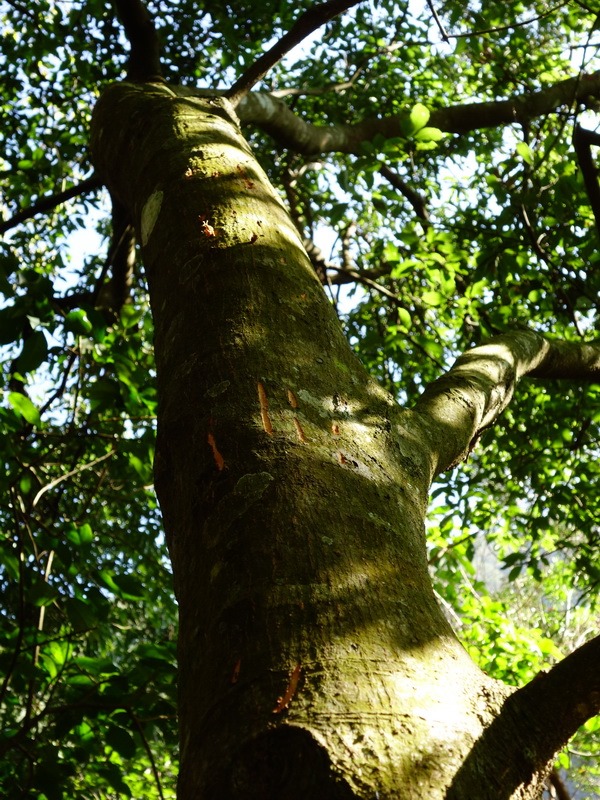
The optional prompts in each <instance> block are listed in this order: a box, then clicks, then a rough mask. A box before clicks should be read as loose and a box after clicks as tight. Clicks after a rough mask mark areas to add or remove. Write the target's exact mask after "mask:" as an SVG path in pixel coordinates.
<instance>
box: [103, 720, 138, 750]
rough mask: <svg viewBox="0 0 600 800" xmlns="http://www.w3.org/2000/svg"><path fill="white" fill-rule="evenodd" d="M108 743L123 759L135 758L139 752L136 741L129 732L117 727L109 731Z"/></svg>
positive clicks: (110, 728) (113, 726)
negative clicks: (137, 751)
mask: <svg viewBox="0 0 600 800" xmlns="http://www.w3.org/2000/svg"><path fill="white" fill-rule="evenodd" d="M106 742H107V744H109V745H110V746H111V747H112V748H113V750H115V751H116V752H117V753H118V754H119V755H120V756H123V758H133V756H134V755H135V752H136V750H137V745H136V743H135V739H134V738H133V736H132V735H131V734H130V733H129V731H126V730H125V729H124V728H119V727H117V726H116V725H111V726H110V727H109V728H108V729H107V731H106Z"/></svg>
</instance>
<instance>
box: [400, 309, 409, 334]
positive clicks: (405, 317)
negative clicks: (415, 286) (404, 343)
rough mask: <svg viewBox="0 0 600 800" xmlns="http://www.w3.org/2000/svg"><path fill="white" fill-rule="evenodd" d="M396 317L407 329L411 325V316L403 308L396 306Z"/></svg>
mask: <svg viewBox="0 0 600 800" xmlns="http://www.w3.org/2000/svg"><path fill="white" fill-rule="evenodd" d="M398 319H399V320H400V323H401V324H402V325H404V327H405V328H406V329H407V330H409V329H410V326H411V325H412V318H411V316H410V314H409V313H408V311H407V310H406V309H405V308H398Z"/></svg>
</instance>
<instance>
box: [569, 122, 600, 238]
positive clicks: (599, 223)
mask: <svg viewBox="0 0 600 800" xmlns="http://www.w3.org/2000/svg"><path fill="white" fill-rule="evenodd" d="M593 144H594V145H600V135H599V134H597V133H596V132H595V131H586V130H585V129H584V128H582V127H581V126H580V125H576V126H575V129H574V131H573V147H574V148H575V153H576V155H577V160H578V161H579V168H580V169H581V174H582V175H583V182H584V184H585V190H586V192H587V196H588V200H589V201H590V206H591V207H592V211H593V212H594V219H595V221H596V230H597V231H598V236H600V186H599V185H598V173H597V170H596V167H595V165H594V160H593V158H592V145H593Z"/></svg>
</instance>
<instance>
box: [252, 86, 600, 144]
mask: <svg viewBox="0 0 600 800" xmlns="http://www.w3.org/2000/svg"><path fill="white" fill-rule="evenodd" d="M594 97H600V70H599V71H597V72H593V73H592V74H590V75H583V76H581V77H580V76H577V77H574V78H567V79H566V80H564V81H560V82H558V83H555V84H554V85H552V86H548V87H546V88H544V89H540V90H539V91H537V92H528V93H524V94H519V95H515V96H514V97H512V98H509V99H508V100H492V101H489V102H485V103H465V104H461V105H456V106H450V107H448V108H441V109H437V110H433V111H432V112H431V116H430V118H429V123H428V124H429V125H432V126H433V127H436V128H440V130H443V131H446V133H458V134H465V133H470V132H472V131H476V130H480V129H482V128H493V127H497V126H499V125H511V124H514V123H519V124H525V123H527V122H529V121H530V120H532V119H535V118H537V117H542V116H545V115H546V114H549V113H551V112H553V111H556V110H557V109H559V108H560V107H561V106H569V105H571V104H572V103H574V102H585V101H586V100H589V99H591V98H594ZM236 110H237V114H238V116H239V118H240V120H241V121H242V122H246V123H254V124H255V125H257V126H258V127H259V128H261V129H262V130H264V131H265V132H266V133H268V134H269V135H270V136H272V137H273V138H274V139H276V140H277V141H278V142H280V143H281V144H283V145H284V146H286V147H289V148H290V149H292V150H295V151H296V152H299V153H306V154H315V153H331V152H340V153H359V152H360V145H361V143H362V142H365V141H372V140H373V138H374V137H375V136H376V135H377V134H380V135H382V136H384V137H385V138H386V139H388V138H392V137H397V136H403V135H404V134H403V129H402V124H403V120H404V117H403V116H402V115H395V116H392V117H384V118H382V119H379V118H377V119H376V118H373V119H367V120H364V121H363V122H359V123H357V124H355V125H330V126H324V125H312V124H310V123H308V122H305V121H304V120H302V119H301V118H300V117H297V116H296V115H295V114H294V113H293V112H292V111H291V110H290V109H289V108H288V106H287V105H286V104H285V103H284V102H283V101H282V100H280V99H278V98H276V97H273V96H272V95H270V94H267V93H265V92H253V93H251V94H247V95H246V96H245V97H244V98H243V99H242V100H241V101H240V102H239V105H238V107H237V109H236Z"/></svg>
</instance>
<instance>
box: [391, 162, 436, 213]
mask: <svg viewBox="0 0 600 800" xmlns="http://www.w3.org/2000/svg"><path fill="white" fill-rule="evenodd" d="M379 172H380V173H381V174H382V175H383V177H384V178H385V179H386V180H387V181H389V182H390V183H391V184H392V186H393V187H394V189H397V190H398V191H399V192H400V194H401V195H402V196H403V197H405V198H406V199H407V200H408V202H409V203H410V204H411V206H412V207H413V210H414V212H415V214H416V215H417V217H418V218H419V219H420V220H421V221H422V222H423V224H424V225H425V226H429V225H431V221H430V219H429V214H428V212H427V205H426V203H425V199H424V198H423V197H422V196H421V195H420V194H419V193H418V192H416V191H415V190H414V189H413V188H412V187H411V186H409V185H408V184H407V183H405V182H404V181H403V180H402V178H401V177H400V176H399V175H397V174H396V173H395V172H394V171H393V170H391V169H390V168H389V167H386V166H385V164H384V165H383V166H381V167H380V168H379Z"/></svg>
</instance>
